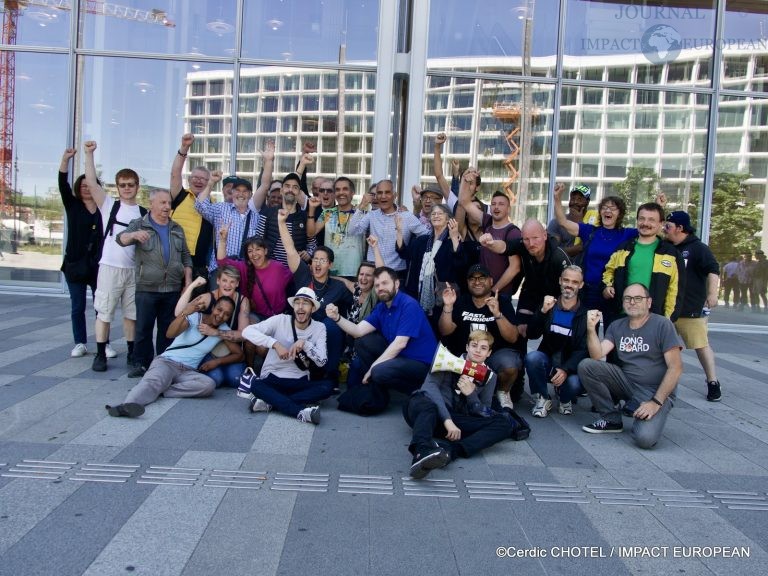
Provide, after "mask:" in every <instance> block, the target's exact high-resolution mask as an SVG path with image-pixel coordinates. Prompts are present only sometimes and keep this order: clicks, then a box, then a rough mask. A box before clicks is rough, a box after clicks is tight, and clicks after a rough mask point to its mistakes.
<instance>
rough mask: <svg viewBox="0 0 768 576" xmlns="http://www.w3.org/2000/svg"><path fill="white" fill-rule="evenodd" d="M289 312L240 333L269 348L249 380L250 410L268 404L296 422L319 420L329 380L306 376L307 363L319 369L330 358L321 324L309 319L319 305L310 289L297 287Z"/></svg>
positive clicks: (266, 407) (330, 385)
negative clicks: (291, 313) (258, 374)
mask: <svg viewBox="0 0 768 576" xmlns="http://www.w3.org/2000/svg"><path fill="white" fill-rule="evenodd" d="M288 304H290V306H291V308H292V309H293V315H292V316H288V315H286V314H278V315H276V316H272V317H271V318H267V319H266V320H264V321H263V322H259V323H258V324H251V325H250V326H248V327H247V328H245V330H243V338H245V339H246V340H248V341H250V342H252V343H253V344H256V345H257V346H264V347H265V348H269V352H267V357H266V359H265V360H264V365H263V366H262V368H261V377H260V378H259V379H255V378H254V379H252V380H251V395H252V399H251V403H250V406H249V410H250V411H251V412H269V411H270V410H272V407H274V408H276V409H277V410H278V411H279V412H282V413H283V414H285V415H287V416H292V417H295V418H296V419H298V420H299V422H306V423H308V424H319V423H320V407H319V406H316V405H314V406H313V405H312V404H315V403H317V402H319V401H320V400H324V399H325V398H328V397H329V396H330V395H331V392H332V390H333V382H332V381H331V380H310V378H309V372H310V368H311V367H312V368H315V367H316V368H318V369H319V368H322V367H323V366H324V365H325V363H326V361H327V357H328V352H327V348H326V332H325V325H324V324H323V323H322V322H320V321H317V320H315V321H313V320H312V314H313V313H314V312H317V310H318V308H320V303H319V302H318V301H317V297H316V296H315V292H314V290H312V289H311V288H301V289H300V290H299V291H298V292H296V296H294V297H293V298H288Z"/></svg>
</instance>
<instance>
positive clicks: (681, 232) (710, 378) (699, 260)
mask: <svg viewBox="0 0 768 576" xmlns="http://www.w3.org/2000/svg"><path fill="white" fill-rule="evenodd" d="M664 231H665V232H666V234H667V240H669V241H670V242H672V244H674V245H675V248H677V250H678V251H679V252H680V255H681V256H682V257H683V262H685V283H684V285H685V291H684V294H683V304H682V307H681V309H680V316H678V318H677V320H676V321H675V329H677V333H678V334H680V337H681V338H682V339H683V342H685V347H686V348H688V349H689V350H690V349H693V350H695V351H696V356H698V357H699V362H700V363H701V367H702V368H703V369H704V375H705V376H706V378H707V380H706V382H707V400H709V401H710V402H719V401H720V395H721V394H720V382H719V381H718V379H717V371H716V368H715V353H714V352H713V350H712V347H711V346H710V345H709V340H708V338H707V322H708V320H709V310H710V309H712V308H714V307H715V306H717V294H718V290H719V287H720V265H719V264H718V263H717V260H715V257H714V255H713V254H712V251H711V250H710V249H709V246H707V245H706V244H704V242H702V241H701V240H699V238H698V237H697V236H696V234H694V232H696V230H695V229H694V228H693V226H691V217H690V216H689V215H688V213H687V212H683V211H682V210H676V211H675V212H672V213H670V214H669V215H668V216H667V221H666V222H665V223H664ZM705 309H706V313H704V310H705Z"/></svg>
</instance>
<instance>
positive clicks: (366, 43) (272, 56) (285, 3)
mask: <svg viewBox="0 0 768 576" xmlns="http://www.w3.org/2000/svg"><path fill="white" fill-rule="evenodd" d="M201 4H203V3H202V2H201ZM244 6H245V14H244V19H245V25H244V28H243V56H244V57H248V58H259V59H265V60H279V61H288V62H327V63H350V62H361V63H362V62H365V63H366V64H372V63H373V61H375V59H376V40H377V38H376V29H377V25H378V21H379V2H378V1H377V0H372V1H367V2H359V1H355V0H337V1H334V2H316V1H315V0H281V1H279V2H277V1H276V0H248V2H245V3H244ZM326 88H334V89H335V86H326Z"/></svg>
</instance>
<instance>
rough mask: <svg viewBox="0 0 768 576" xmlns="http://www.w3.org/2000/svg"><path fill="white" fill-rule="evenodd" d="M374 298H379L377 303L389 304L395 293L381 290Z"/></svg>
mask: <svg viewBox="0 0 768 576" xmlns="http://www.w3.org/2000/svg"><path fill="white" fill-rule="evenodd" d="M376 296H378V297H379V302H385V303H386V302H391V301H392V299H393V298H394V297H395V291H394V290H392V291H389V290H382V291H381V292H377V293H376Z"/></svg>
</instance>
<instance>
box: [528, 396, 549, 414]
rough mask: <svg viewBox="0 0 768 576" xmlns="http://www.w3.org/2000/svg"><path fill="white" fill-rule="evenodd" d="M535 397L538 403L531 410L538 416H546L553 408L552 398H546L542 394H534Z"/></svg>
mask: <svg viewBox="0 0 768 576" xmlns="http://www.w3.org/2000/svg"><path fill="white" fill-rule="evenodd" d="M533 399H534V400H536V405H535V406H534V407H533V410H531V414H533V415H534V416H535V417H536V418H546V417H547V414H549V411H550V410H552V400H550V399H549V398H544V396H542V395H541V394H534V395H533Z"/></svg>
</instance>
